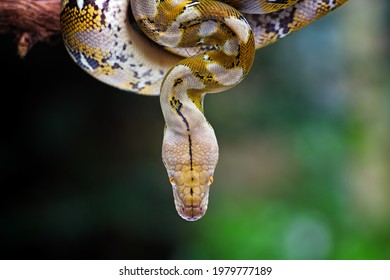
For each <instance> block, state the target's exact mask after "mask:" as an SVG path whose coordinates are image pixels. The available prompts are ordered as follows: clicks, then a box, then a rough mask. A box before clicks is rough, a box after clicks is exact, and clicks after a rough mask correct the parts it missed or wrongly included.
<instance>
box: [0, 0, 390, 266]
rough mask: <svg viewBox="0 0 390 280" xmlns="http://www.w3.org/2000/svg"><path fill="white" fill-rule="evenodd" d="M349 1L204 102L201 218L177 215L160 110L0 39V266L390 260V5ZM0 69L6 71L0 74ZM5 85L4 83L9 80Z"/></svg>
mask: <svg viewBox="0 0 390 280" xmlns="http://www.w3.org/2000/svg"><path fill="white" fill-rule="evenodd" d="M374 2H375V3H373V1H366V0H353V1H350V2H349V3H347V4H346V5H345V6H344V7H342V8H340V9H339V10H337V11H336V12H334V13H333V14H331V15H329V16H327V17H325V18H323V19H321V20H319V21H318V22H316V23H314V24H312V25H310V26H309V27H307V28H305V29H304V30H301V31H300V32H297V33H296V34H293V35H291V36H289V37H288V38H285V39H283V40H281V41H279V42H278V43H276V44H274V45H271V46H269V47H266V48H264V49H261V50H258V51H257V56H256V60H255V65H254V67H253V69H252V71H251V72H250V74H249V76H248V77H247V78H246V79H245V80H244V81H243V82H242V83H241V84H240V85H239V86H237V87H236V88H234V89H232V90H230V91H228V92H225V93H221V94H217V95H213V96H208V97H206V102H205V112H206V116H207V117H208V119H209V121H210V122H211V124H212V125H213V127H214V129H215V131H216V134H217V137H218V140H219V145H220V160H219V164H218V166H217V169H216V173H215V182H214V184H213V185H212V188H211V193H210V203H209V209H208V212H207V214H206V216H205V217H204V218H202V219H201V220H199V221H197V222H193V223H191V222H186V221H184V220H182V219H181V218H180V217H179V216H178V214H177V213H176V210H175V208H174V205H173V196H172V191H171V187H170V184H169V181H168V178H167V175H166V171H165V169H164V166H163V164H162V161H161V143H162V133H163V125H164V122H163V118H162V114H161V111H160V107H159V106H160V105H159V100H158V98H156V97H144V96H137V95H135V94H126V93H124V92H120V91H118V90H115V89H113V88H110V87H108V86H106V85H104V84H102V83H99V82H97V81H95V80H94V79H93V78H91V77H90V76H88V75H87V74H85V73H84V72H83V71H82V70H80V69H79V68H78V67H77V66H76V65H75V64H74V63H73V62H72V61H71V58H70V57H69V56H68V54H67V53H66V51H65V49H64V47H63V45H62V43H61V41H60V40H59V41H58V42H57V44H54V45H53V46H49V45H47V44H39V45H37V46H35V47H34V48H33V49H32V50H31V52H30V53H29V54H28V56H27V57H26V58H25V59H23V60H20V59H19V58H17V56H16V48H15V42H14V39H13V37H12V36H10V35H2V36H1V38H0V44H1V50H2V51H1V53H0V56H1V61H2V70H3V72H6V73H5V76H4V75H2V76H3V78H1V81H2V85H1V93H2V94H1V97H2V100H1V108H2V109H1V128H2V132H3V133H2V134H3V136H2V137H1V145H0V155H1V156H0V165H1V169H0V174H1V194H0V207H1V211H0V256H1V258H2V259H52V258H55V259H390V204H389V199H390V36H389V34H390V22H389V18H390V4H389V3H388V1H386V0H377V1H374ZM4 63H5V64H4ZM4 77H5V78H4Z"/></svg>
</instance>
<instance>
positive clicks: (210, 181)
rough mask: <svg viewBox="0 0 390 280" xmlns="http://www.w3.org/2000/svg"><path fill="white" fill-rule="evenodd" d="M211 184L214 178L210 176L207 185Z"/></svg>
mask: <svg viewBox="0 0 390 280" xmlns="http://www.w3.org/2000/svg"><path fill="white" fill-rule="evenodd" d="M213 182H214V176H210V179H209V185H211V184H212V183H213Z"/></svg>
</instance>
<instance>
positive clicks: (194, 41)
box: [61, 0, 347, 221]
mask: <svg viewBox="0 0 390 280" xmlns="http://www.w3.org/2000/svg"><path fill="white" fill-rule="evenodd" d="M346 1H347V0H224V1H213V0H146V1H145V0H62V8H61V28H62V31H63V38H64V42H65V46H66V48H67V50H68V52H69V54H70V55H71V57H72V58H73V59H74V61H75V62H76V63H77V64H78V65H79V66H80V67H81V68H83V69H84V70H85V71H87V72H88V73H89V74H91V75H93V76H94V77H95V78H97V79H99V80H100V81H102V82H105V83H107V84H110V85H112V86H114V87H117V88H120V89H122V90H127V91H132V92H135V93H139V94H144V95H160V103H161V108H162V112H163V115H164V119H165V123H166V126H165V132H164V139H163V147H162V157H163V162H164V165H165V167H166V169H167V172H168V176H169V180H170V182H171V185H172V190H173V195H174V201H175V205H176V210H177V212H178V213H179V215H180V216H182V217H183V218H184V219H186V220H189V221H195V220H197V219H199V218H201V217H202V216H203V215H204V214H205V212H206V210H207V206H208V196H209V189H210V185H211V184H212V183H213V180H214V177H213V175H214V169H215V167H216V165H217V161H218V143H217V139H216V137H215V134H214V130H213V128H212V127H211V125H210V124H209V123H208V121H207V120H206V118H205V116H204V114H203V100H204V96H205V94H206V93H215V92H220V91H224V90H226V89H229V88H231V87H233V86H235V85H237V84H238V83H239V82H241V81H242V80H243V79H244V77H245V76H246V75H247V74H248V72H249V70H250V68H251V66H252V63H253V60H254V55H255V49H256V48H261V47H263V46H266V45H268V44H271V43H273V42H275V41H277V40H278V39H281V38H283V37H285V36H287V35H288V34H290V33H292V32H295V31H297V30H299V29H301V28H302V27H304V26H306V25H308V24H310V23H311V22H313V21H315V20H316V19H318V18H320V17H322V16H323V15H325V14H327V13H329V12H331V11H333V10H334V9H336V8H338V7H339V6H341V5H342V4H344V3H345V2H346ZM129 13H132V14H133V18H134V19H133V20H135V22H136V23H137V24H138V26H139V27H140V28H141V30H142V31H143V32H144V34H146V35H147V37H148V38H147V37H145V36H144V35H143V34H141V33H140V32H139V31H138V30H137V28H135V27H134V25H133V24H131V23H132V22H131V20H130V18H132V17H129ZM156 43H157V44H156ZM158 45H160V46H161V47H159V46H158ZM189 54H194V55H191V56H190V55H189Z"/></svg>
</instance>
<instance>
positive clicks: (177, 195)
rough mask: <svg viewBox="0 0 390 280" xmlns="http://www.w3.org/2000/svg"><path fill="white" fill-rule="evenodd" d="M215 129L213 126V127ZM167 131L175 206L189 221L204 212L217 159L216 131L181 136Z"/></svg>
mask: <svg viewBox="0 0 390 280" xmlns="http://www.w3.org/2000/svg"><path fill="white" fill-rule="evenodd" d="M211 129H212V128H211ZM169 134H170V133H165V137H164V142H163V154H162V156H163V162H164V164H165V167H166V168H167V171H168V176H169V181H170V183H171V185H172V191H173V198H174V201H175V207H176V210H177V212H178V213H179V215H180V216H181V217H182V218H183V219H185V220H187V221H196V220H198V219H200V218H201V217H203V216H204V214H205V213H206V210H207V205H208V200H209V190H210V185H211V184H212V183H213V181H214V177H213V174H214V169H215V167H216V165H217V161H218V144H217V140H216V138H215V135H214V134H212V135H210V136H209V137H202V138H201V137H195V136H194V135H192V136H193V138H187V137H178V135H176V136H175V137H173V135H172V134H171V135H169Z"/></svg>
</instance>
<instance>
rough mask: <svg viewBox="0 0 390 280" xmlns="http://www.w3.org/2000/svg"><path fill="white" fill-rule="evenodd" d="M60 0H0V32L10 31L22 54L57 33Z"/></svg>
mask: <svg viewBox="0 0 390 280" xmlns="http://www.w3.org/2000/svg"><path fill="white" fill-rule="evenodd" d="M60 1H61V0H0V33H13V34H15V36H16V38H17V40H18V45H17V49H18V53H19V55H20V56H21V57H24V56H25V55H26V54H27V52H28V51H29V50H30V49H31V47H32V46H33V45H34V44H35V43H36V42H38V41H45V42H51V41H52V40H53V38H56V37H57V38H58V35H59V34H60Z"/></svg>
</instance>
